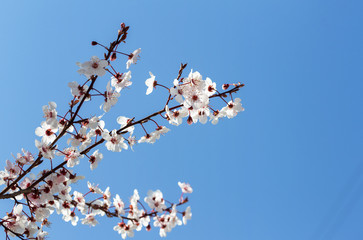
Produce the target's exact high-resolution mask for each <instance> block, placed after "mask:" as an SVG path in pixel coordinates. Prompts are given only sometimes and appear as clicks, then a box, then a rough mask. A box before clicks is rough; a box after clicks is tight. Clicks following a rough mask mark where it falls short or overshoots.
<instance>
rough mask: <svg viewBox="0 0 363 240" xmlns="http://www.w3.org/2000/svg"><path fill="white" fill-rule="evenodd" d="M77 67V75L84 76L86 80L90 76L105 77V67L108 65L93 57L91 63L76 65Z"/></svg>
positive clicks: (104, 61)
mask: <svg viewBox="0 0 363 240" xmlns="http://www.w3.org/2000/svg"><path fill="white" fill-rule="evenodd" d="M77 65H78V66H79V67H80V69H79V70H78V73H79V74H84V75H85V76H86V77H87V78H90V76H92V75H98V76H103V75H105V73H106V70H105V67H106V66H107V65H108V62H107V61H106V60H101V59H99V58H98V57H97V56H93V57H92V58H91V61H87V62H84V63H77Z"/></svg>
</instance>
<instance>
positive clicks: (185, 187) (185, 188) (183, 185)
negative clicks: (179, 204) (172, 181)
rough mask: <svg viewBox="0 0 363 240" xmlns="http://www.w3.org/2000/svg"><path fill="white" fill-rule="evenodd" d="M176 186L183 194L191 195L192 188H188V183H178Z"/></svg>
mask: <svg viewBox="0 0 363 240" xmlns="http://www.w3.org/2000/svg"><path fill="white" fill-rule="evenodd" d="M178 185H179V187H180V188H181V190H182V192H183V193H192V192H193V188H192V187H191V186H190V184H189V183H182V182H178Z"/></svg>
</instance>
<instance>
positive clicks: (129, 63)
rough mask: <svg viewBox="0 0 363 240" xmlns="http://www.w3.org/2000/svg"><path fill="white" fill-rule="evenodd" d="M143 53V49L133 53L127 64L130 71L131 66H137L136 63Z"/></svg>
mask: <svg viewBox="0 0 363 240" xmlns="http://www.w3.org/2000/svg"><path fill="white" fill-rule="evenodd" d="M140 53H141V48H139V49H136V50H135V51H134V52H133V53H131V54H130V56H129V60H127V62H126V68H127V69H129V67H130V65H131V64H136V61H137V59H138V57H139V54H140Z"/></svg>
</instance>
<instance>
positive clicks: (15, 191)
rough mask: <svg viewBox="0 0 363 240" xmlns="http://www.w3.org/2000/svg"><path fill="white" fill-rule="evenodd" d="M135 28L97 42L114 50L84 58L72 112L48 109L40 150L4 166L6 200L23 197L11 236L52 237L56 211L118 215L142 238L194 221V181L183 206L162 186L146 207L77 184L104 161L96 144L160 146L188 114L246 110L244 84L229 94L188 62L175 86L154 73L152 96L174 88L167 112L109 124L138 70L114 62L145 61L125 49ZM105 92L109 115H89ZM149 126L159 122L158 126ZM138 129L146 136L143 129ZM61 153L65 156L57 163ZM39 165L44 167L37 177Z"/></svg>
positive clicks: (5, 221) (78, 218) (1, 181)
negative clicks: (85, 112) (120, 58)
mask: <svg viewBox="0 0 363 240" xmlns="http://www.w3.org/2000/svg"><path fill="white" fill-rule="evenodd" d="M128 29H129V27H128V26H126V25H125V24H121V29H120V30H119V31H118V34H117V38H116V40H115V41H113V42H111V43H110V45H109V47H106V46H104V45H102V44H99V43H97V42H95V41H93V42H92V45H95V46H96V45H99V46H101V47H103V48H105V49H106V53H105V55H104V56H105V58H104V59H100V58H98V57H96V56H93V57H91V60H90V61H86V62H84V63H77V65H78V66H79V68H80V69H79V70H78V73H79V74H81V75H84V76H85V77H86V80H85V81H84V82H83V83H78V82H76V81H73V82H70V83H68V86H69V87H70V92H71V95H72V98H71V100H70V102H69V109H68V111H66V112H65V113H64V114H62V115H60V114H58V111H57V104H56V103H55V102H49V103H48V105H45V106H43V113H44V116H43V117H44V121H42V122H41V123H40V126H39V127H37V128H36V129H35V135H36V136H38V137H39V138H40V139H36V140H35V146H36V148H37V153H34V154H32V153H31V152H28V151H26V150H22V153H18V154H17V155H16V156H14V158H15V160H14V161H10V160H7V161H6V166H5V169H4V170H2V171H0V185H5V187H4V188H3V189H2V190H1V191H0V199H12V200H14V201H15V202H14V207H13V209H12V210H11V211H10V213H7V214H6V216H4V217H3V218H0V225H1V226H2V227H3V228H4V230H5V234H6V239H10V237H18V238H20V239H37V240H42V239H44V238H45V236H47V235H48V232H47V231H46V229H45V228H46V227H47V226H48V225H49V224H50V223H49V221H48V217H49V216H50V215H51V214H53V213H57V214H59V215H61V216H62V219H63V220H64V221H66V222H70V223H71V224H72V225H74V226H76V225H77V224H79V223H82V224H86V225H90V226H95V225H97V224H98V220H97V219H98V218H99V217H102V216H108V217H114V218H116V219H118V222H117V224H116V225H115V226H114V228H113V229H114V230H115V231H117V232H118V233H119V234H120V235H121V237H122V238H123V239H125V238H126V237H132V236H134V232H135V231H140V230H141V229H143V228H145V229H146V230H147V231H149V230H150V229H151V228H152V227H156V228H159V234H160V236H161V237H165V236H166V234H167V233H168V232H170V231H171V230H172V229H173V228H174V227H176V226H180V225H183V224H184V225H185V224H186V223H187V221H188V220H190V219H191V216H192V213H191V208H190V207H189V206H188V207H186V208H185V209H184V210H180V208H181V207H182V205H184V204H185V203H187V202H188V198H184V194H189V193H192V192H193V189H192V188H191V186H190V185H189V184H187V183H182V182H179V183H178V185H179V187H180V188H181V191H182V194H181V196H180V198H179V200H178V201H177V202H176V203H171V202H169V201H167V200H165V199H164V196H163V193H162V192H161V191H160V190H156V191H151V190H150V191H149V192H148V193H147V196H146V197H145V198H144V203H146V204H143V203H142V201H141V200H140V196H139V193H138V191H137V190H135V191H134V194H133V195H132V196H131V198H130V199H129V201H130V204H128V205H126V204H125V202H124V201H123V200H122V199H121V198H120V196H119V195H118V194H116V195H111V192H110V188H109V187H107V188H106V189H105V190H103V191H102V190H101V189H100V188H99V187H98V186H97V185H94V184H90V183H88V188H89V192H87V193H84V194H83V193H81V192H78V191H72V184H73V183H75V182H77V181H79V180H82V179H83V178H84V177H83V176H78V175H77V174H76V173H75V172H74V171H73V170H72V169H71V168H74V167H75V166H76V165H79V164H81V163H82V162H84V160H86V161H87V160H88V162H89V164H90V169H91V170H94V169H96V168H97V166H98V165H99V164H100V163H101V160H102V159H103V154H102V153H101V151H100V149H96V147H98V146H100V145H101V144H104V146H105V149H107V150H109V151H112V152H121V151H122V150H128V149H129V148H131V149H133V148H134V147H135V145H136V144H141V143H155V142H156V140H158V139H159V138H160V137H161V136H162V135H165V134H166V133H168V132H169V131H170V129H169V128H168V127H166V126H165V125H166V124H171V125H174V126H178V125H180V124H182V122H183V118H187V123H188V124H192V123H197V122H198V121H199V122H201V123H202V124H205V123H206V122H207V121H208V120H209V121H211V122H212V124H216V123H218V121H219V119H221V118H223V117H227V118H233V117H235V116H236V115H237V114H238V113H239V112H241V111H243V110H244V109H243V107H242V105H241V99H239V98H235V99H234V98H233V96H232V94H233V93H235V92H237V91H239V90H240V88H241V87H243V86H244V85H243V84H240V83H233V84H224V85H223V87H222V89H223V90H224V92H219V91H218V90H217V88H216V83H214V82H212V80H211V79H210V78H206V79H203V78H202V75H201V74H200V73H199V72H193V71H191V72H190V73H189V75H188V76H187V77H186V78H182V77H181V76H182V74H183V70H184V69H185V67H186V64H182V65H181V68H180V70H179V74H178V77H177V78H176V79H175V80H174V81H173V86H172V87H171V88H168V87H166V86H164V85H162V84H160V83H159V82H158V81H156V77H155V76H154V75H153V74H152V73H151V72H150V78H148V79H147V80H146V82H145V84H146V86H147V90H146V94H147V95H148V94H151V93H152V92H153V91H154V89H156V88H158V87H162V88H165V89H167V101H166V104H165V105H162V106H161V108H160V110H159V111H156V112H154V113H152V114H150V115H148V116H146V117H144V118H142V119H139V120H135V118H133V117H131V118H129V117H125V116H119V117H118V118H117V123H118V124H119V126H117V127H116V128H115V129H113V128H109V129H111V130H108V129H106V123H105V121H104V120H103V119H102V117H103V114H105V113H107V112H109V111H110V110H111V108H112V107H113V106H114V105H116V103H117V102H118V98H119V97H120V95H121V91H122V90H124V89H128V88H129V87H130V86H131V85H132V82H131V71H129V70H128V71H127V72H124V73H120V72H119V71H116V70H115V66H113V62H114V61H115V60H116V59H117V55H126V56H127V57H128V59H127V62H126V68H127V69H129V68H130V66H131V64H135V63H136V62H137V60H138V59H139V55H140V52H141V49H137V50H135V51H133V52H132V53H130V54H127V53H123V52H120V51H118V50H117V48H118V46H119V45H120V44H121V43H124V42H125V39H126V37H127V31H128ZM107 73H109V74H110V76H109V81H108V82H107V84H106V86H105V89H103V90H101V89H97V88H96V87H95V82H96V81H97V80H98V78H99V77H102V76H105V75H106V74H107ZM230 86H232V87H231V88H230ZM229 88H230V89H229ZM228 89H229V90H228ZM228 96H229V97H230V98H231V99H230V100H229V101H227V100H225V98H227V97H228ZM97 97H100V98H101V99H102V100H103V103H102V104H101V106H100V109H102V111H103V112H102V113H101V114H93V115H92V117H85V116H82V114H81V113H80V110H81V108H82V107H83V106H84V105H85V104H86V102H87V104H88V102H91V100H92V99H93V98H97ZM212 99H220V100H221V101H222V104H223V105H224V106H223V107H221V108H220V110H214V107H213V108H212V104H211V101H212ZM173 100H175V101H174V103H175V104H173ZM161 122H163V123H161ZM149 124H151V125H152V126H151V129H152V130H151V131H150V125H149ZM136 128H138V130H139V131H143V132H144V133H142V134H140V133H137V134H135V132H136V131H135V130H136ZM148 129H149V130H148ZM61 139H63V140H64V141H60V140H61ZM91 151H92V152H91ZM35 156H36V157H35ZM55 158H58V159H61V161H55ZM37 167H39V168H41V169H38V170H39V171H38V174H37V175H36V172H35V169H36V168H37ZM92 196H93V198H92ZM89 198H92V199H89ZM147 207H148V208H149V210H148V209H147Z"/></svg>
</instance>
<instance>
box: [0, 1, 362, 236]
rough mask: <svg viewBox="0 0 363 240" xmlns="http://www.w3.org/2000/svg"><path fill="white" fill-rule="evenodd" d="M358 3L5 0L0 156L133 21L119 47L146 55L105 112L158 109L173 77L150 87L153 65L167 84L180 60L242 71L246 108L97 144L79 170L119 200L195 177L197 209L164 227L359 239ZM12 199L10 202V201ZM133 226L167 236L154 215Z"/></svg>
mask: <svg viewBox="0 0 363 240" xmlns="http://www.w3.org/2000/svg"><path fill="white" fill-rule="evenodd" d="M362 10H363V2H362V1H358V0H356V1H354V0H344V1H343V0H330V1H319V0H304V1H297V0H275V1H267V0H248V1H247V0H235V1H228V0H225V1H195V0H194V1H192V0H184V1H154V0H112V1H111V0H110V1H109V0H105V1H95V0H87V1H68V0H64V1H45V0H42V1H41V0H39V1H25V0H23V1H10V0H3V1H2V6H1V8H0V26H1V28H0V31H1V32H0V35H1V38H0V52H1V58H0V66H1V67H0V69H1V81H0V88H1V95H0V104H1V118H0V126H2V129H1V132H2V138H1V139H2V140H1V147H0V156H1V158H2V161H0V167H1V169H2V168H3V167H4V164H5V160H6V159H11V153H14V154H16V153H17V152H19V151H20V150H21V148H26V149H28V150H30V151H35V150H36V148H35V146H34V139H35V138H36V136H35V134H34V130H35V128H36V127H38V126H39V124H40V122H41V121H42V120H43V118H42V110H41V107H42V106H43V105H46V104H47V103H48V102H49V101H55V102H57V104H58V108H59V109H58V110H59V112H64V110H66V109H67V103H68V101H69V99H70V97H71V95H70V92H69V88H68V87H67V83H68V82H70V81H82V80H83V78H82V77H81V76H79V74H78V73H77V72H76V71H77V69H78V67H77V66H76V64H75V63H76V62H77V61H80V62H83V61H87V60H89V58H90V57H91V56H93V55H98V56H100V57H101V54H102V50H101V49H100V48H96V47H92V46H90V42H91V41H92V40H96V41H99V42H102V43H108V42H109V41H111V40H113V39H114V36H115V32H116V31H117V29H118V27H119V24H120V23H121V22H125V23H126V24H127V25H130V26H131V29H130V31H129V37H128V39H127V44H126V45H125V46H124V50H125V51H127V52H132V51H133V50H135V49H136V48H142V54H141V61H140V62H138V63H137V65H134V66H132V69H131V70H132V75H133V79H132V81H133V85H132V87H131V88H130V89H129V90H127V91H125V92H122V96H121V98H120V99H119V104H118V105H117V106H116V107H115V108H113V109H111V111H110V113H109V114H107V117H105V119H106V127H109V129H111V126H113V124H114V126H116V122H115V121H114V120H115V119H116V117H117V116H119V115H126V116H135V117H136V118H141V117H143V116H146V115H148V114H150V113H152V112H153V111H156V110H158V109H159V108H160V106H162V104H163V103H164V98H165V92H164V91H163V89H157V90H156V92H153V93H152V94H151V95H149V96H146V95H145V91H146V86H145V85H144V81H145V80H146V79H147V78H148V77H149V75H148V72H149V71H152V72H153V73H154V75H156V76H157V80H159V81H160V83H163V84H165V85H167V86H171V84H172V80H173V79H174V78H175V76H176V75H177V71H178V69H179V65H180V63H181V62H183V63H188V68H187V70H186V73H188V72H189V71H190V69H191V68H192V69H194V70H197V71H199V72H200V73H201V74H202V75H203V77H210V78H211V79H212V80H213V81H215V82H217V85H218V86H219V87H220V86H221V84H223V83H226V82H237V81H240V82H242V83H245V84H246V87H245V88H243V89H242V90H241V91H240V92H239V93H238V96H239V97H240V98H241V99H242V104H243V106H244V107H245V109H246V110H245V112H243V113H241V114H240V115H238V116H237V117H236V118H234V119H232V120H227V119H225V120H223V121H222V122H221V123H219V124H218V125H216V126H214V125H212V124H206V125H201V124H197V125H192V126H188V125H186V124H184V125H182V126H179V127H170V128H171V131H170V132H169V133H167V134H166V136H164V137H161V138H160V140H159V141H157V142H156V143H155V144H154V145H147V144H141V145H138V146H136V147H135V151H134V152H132V151H123V152H122V153H110V152H107V150H106V149H105V148H104V147H102V148H101V151H102V152H103V153H104V155H105V157H104V160H103V161H102V162H101V163H100V165H99V167H98V169H97V170H95V171H93V172H91V171H90V170H89V165H88V163H83V164H81V165H80V166H78V167H77V168H76V169H77V171H78V172H79V173H80V174H83V175H85V176H86V178H88V179H89V180H90V181H92V182H96V183H99V184H100V186H101V187H102V188H103V189H104V188H106V187H107V186H110V188H111V192H112V193H114V194H116V193H118V194H119V195H120V196H121V197H122V198H123V199H128V198H129V196H131V194H132V191H133V189H134V188H137V189H139V192H140V194H141V195H143V196H145V194H146V192H147V190H149V189H154V190H155V189H160V190H162V191H163V193H164V195H165V198H166V199H169V200H177V198H178V196H179V195H178V194H179V188H178V185H177V182H178V181H186V182H189V183H190V184H191V185H192V187H193V188H194V193H193V194H192V195H191V196H190V200H191V201H190V205H191V207H192V212H193V218H192V220H191V221H190V222H189V223H188V224H187V226H183V227H178V228H176V229H174V230H173V231H172V232H171V233H170V234H168V236H167V239H169V240H178V239H210V240H212V239H245V240H291V239H293V240H320V239H324V240H338V239H342V240H346V239H349V240H353V239H362V238H363V162H362V161H363V158H362V157H363V154H362V149H363V147H362V143H363V141H362V140H363V139H362V134H363V130H362V122H363V112H362V103H363V94H362V90H363V81H362V72H363V47H362V43H363V34H362V21H363V15H362ZM121 63H122V68H124V62H123V61H121V62H120V64H121ZM120 68H121V67H120ZM122 68H121V69H122ZM103 79H104V80H103V81H105V82H104V84H101V83H100V85H99V87H100V88H101V87H104V85H105V84H106V82H107V81H108V78H103ZM96 109H97V108H96ZM98 113H100V112H98ZM107 120H108V121H107ZM107 124H109V125H107ZM85 188H86V181H84V182H81V183H78V184H77V186H74V188H73V189H74V190H76V189H78V190H81V191H82V190H85ZM7 206H8V203H5V202H0V209H1V210H0V214H1V215H2V216H4V215H5V212H6V211H7V210H9V209H8V208H7ZM50 220H51V221H52V222H53V225H52V226H51V229H50V230H49V231H50V234H51V235H50V239H53V240H60V239H66V238H69V239H89V240H91V239H119V238H120V236H119V235H118V234H117V233H116V232H114V231H113V230H112V228H113V226H114V225H115V224H116V221H115V219H102V218H101V219H100V224H99V225H98V226H97V227H95V228H91V229H90V228H89V227H88V226H83V225H82V226H78V227H73V226H72V225H71V224H70V223H65V222H63V221H62V220H61V217H60V216H57V215H55V216H54V217H52V218H51V219H50ZM0 238H1V237H0ZM134 239H160V237H159V234H158V231H157V229H153V230H152V232H151V233H147V232H145V231H143V232H137V233H136V234H135V238H134Z"/></svg>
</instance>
